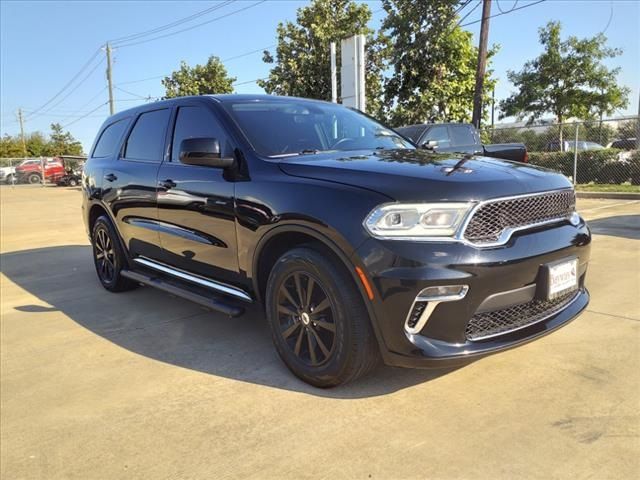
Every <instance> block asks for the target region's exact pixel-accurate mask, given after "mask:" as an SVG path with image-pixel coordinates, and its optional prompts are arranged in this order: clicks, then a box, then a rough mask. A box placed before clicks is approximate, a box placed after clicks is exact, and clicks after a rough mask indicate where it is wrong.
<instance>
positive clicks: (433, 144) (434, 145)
mask: <svg viewBox="0 0 640 480" xmlns="http://www.w3.org/2000/svg"><path fill="white" fill-rule="evenodd" d="M422 148H425V149H427V150H435V149H437V148H438V141H437V140H429V141H428V142H424V143H423V144H422Z"/></svg>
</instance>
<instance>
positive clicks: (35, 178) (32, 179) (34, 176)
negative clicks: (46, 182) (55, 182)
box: [27, 173, 42, 185]
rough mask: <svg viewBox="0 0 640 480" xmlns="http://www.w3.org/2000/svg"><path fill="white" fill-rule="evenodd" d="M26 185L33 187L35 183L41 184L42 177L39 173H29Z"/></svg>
mask: <svg viewBox="0 0 640 480" xmlns="http://www.w3.org/2000/svg"><path fill="white" fill-rule="evenodd" d="M27 183H29V184H31V185H35V184H36V183H42V177H41V176H40V174H39V173H30V174H29V175H27Z"/></svg>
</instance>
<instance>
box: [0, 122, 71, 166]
mask: <svg viewBox="0 0 640 480" xmlns="http://www.w3.org/2000/svg"><path fill="white" fill-rule="evenodd" d="M25 144H26V148H27V154H26V156H27V157H55V156H58V155H82V154H83V152H82V144H81V143H80V142H79V141H77V140H76V139H75V138H74V137H73V135H71V133H69V132H65V131H64V130H63V127H62V126H61V125H60V124H59V123H52V124H51V135H50V136H49V138H47V137H45V136H44V135H43V134H42V133H41V132H33V133H30V134H27V135H25ZM23 156H25V155H24V152H23V150H22V139H21V138H20V136H19V135H15V136H12V135H4V136H3V137H2V138H1V139H0V158H21V157H23Z"/></svg>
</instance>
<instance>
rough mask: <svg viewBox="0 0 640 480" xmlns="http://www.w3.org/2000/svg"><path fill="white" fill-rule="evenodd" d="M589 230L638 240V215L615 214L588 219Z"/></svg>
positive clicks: (639, 227) (639, 219) (639, 224)
mask: <svg viewBox="0 0 640 480" xmlns="http://www.w3.org/2000/svg"><path fill="white" fill-rule="evenodd" d="M588 223H589V228H591V232H592V233H595V234H598V235H609V236H613V237H622V238H629V239H632V240H640V215H617V216H613V217H605V218H598V219H597V220H590V221H588Z"/></svg>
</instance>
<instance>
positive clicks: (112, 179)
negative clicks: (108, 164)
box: [104, 173, 118, 182]
mask: <svg viewBox="0 0 640 480" xmlns="http://www.w3.org/2000/svg"><path fill="white" fill-rule="evenodd" d="M104 179H105V180H106V181H107V182H115V181H116V180H117V179H118V177H116V176H115V175H114V174H113V173H110V174H109V175H105V176H104Z"/></svg>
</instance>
